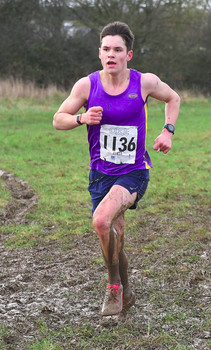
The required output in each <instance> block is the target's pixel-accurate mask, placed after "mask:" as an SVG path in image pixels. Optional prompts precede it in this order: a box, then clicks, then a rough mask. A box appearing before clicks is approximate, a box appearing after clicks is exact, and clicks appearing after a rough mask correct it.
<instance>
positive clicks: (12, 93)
mask: <svg viewBox="0 0 211 350" xmlns="http://www.w3.org/2000/svg"><path fill="white" fill-rule="evenodd" d="M67 94H68V92H67V91H65V90H63V89H58V87H57V86H56V85H53V84H52V85H49V86H48V87H47V88H41V87H38V86H37V85H36V84H35V83H34V82H32V81H28V82H24V81H23V80H21V79H14V78H13V77H10V78H6V79H1V80H0V99H4V98H12V99H17V98H29V99H39V100H43V99H45V98H50V99H51V98H54V97H55V96H56V95H57V96H60V97H61V98H62V99H63V98H66V96H67ZM179 94H180V96H181V99H182V102H184V103H190V102H193V100H196V98H197V100H198V102H202V103H205V102H207V101H208V99H209V96H207V97H205V96H204V95H203V94H201V93H200V92H198V93H196V92H193V91H190V90H182V91H179ZM156 103H157V101H156V100H154V99H152V100H151V99H150V104H151V105H153V104H156Z"/></svg>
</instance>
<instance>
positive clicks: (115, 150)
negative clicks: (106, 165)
mask: <svg viewBox="0 0 211 350" xmlns="http://www.w3.org/2000/svg"><path fill="white" fill-rule="evenodd" d="M137 135H138V130H137V127H136V126H117V125H108V124H105V125H102V126H101V128H100V158H101V159H103V160H105V161H107V162H112V163H115V164H126V163H129V164H134V163H135V159H136V148H137Z"/></svg>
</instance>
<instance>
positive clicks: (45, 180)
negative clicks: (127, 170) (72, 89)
mask: <svg viewBox="0 0 211 350" xmlns="http://www.w3.org/2000/svg"><path fill="white" fill-rule="evenodd" d="M62 98H63V96H59V95H58V96H55V97H54V99H50V98H46V99H41V100H40V99H38V98H37V99H24V98H19V99H9V98H4V99H2V100H1V104H0V130H1V133H0V169H2V170H4V171H7V172H10V173H13V174H15V175H16V176H17V177H18V178H20V179H23V180H24V181H26V182H27V183H28V184H29V186H30V188H31V189H32V190H33V191H34V192H35V193H36V195H37V197H38V204H37V206H36V208H35V209H34V210H33V211H31V212H28V213H27V219H28V223H27V224H8V225H2V226H1V227H0V233H1V237H2V242H3V245H2V247H4V250H5V251H7V252H12V254H17V251H21V254H26V255H27V254H28V253H27V252H28V251H29V250H30V251H33V249H38V247H45V246H46V245H49V244H52V246H53V247H54V244H58V245H59V247H60V249H62V250H64V252H66V251H67V250H68V251H69V250H71V247H72V244H73V243H72V242H73V241H74V242H75V239H79V240H80V239H81V238H80V237H81V236H82V235H84V234H86V235H87V236H88V237H92V236H94V233H93V228H92V223H91V203H90V197H89V193H88V191H87V186H88V172H89V153H88V143H87V135H86V128H85V127H84V126H82V127H80V128H76V129H74V130H72V131H71V132H70V131H56V130H54V129H53V126H52V118H53V114H54V113H55V111H56V110H57V108H58V106H59V105H60V102H61V101H62ZM210 110H211V100H210V99H208V98H203V97H199V98H190V97H189V98H186V99H184V100H183V102H182V106H181V112H180V116H179V119H178V123H177V125H176V132H175V135H174V136H173V148H172V150H171V152H169V153H168V154H167V155H163V154H157V153H156V152H154V151H153V150H152V146H153V140H154V139H155V138H156V137H157V136H158V134H159V133H160V131H161V129H162V125H163V123H164V117H163V113H164V105H163V104H162V103H155V102H153V101H152V102H151V101H150V102H149V119H148V140H147V144H148V151H149V153H150V156H151V159H152V162H153V166H154V167H153V169H152V170H151V171H150V174H151V176H150V180H151V181H150V184H149V187H148V190H147V193H146V194H145V197H144V198H143V199H142V201H141V203H140V205H139V208H138V210H137V211H129V212H128V213H127V215H126V235H127V237H130V239H129V238H128V241H127V242H126V249H127V251H128V253H129V254H130V253H131V254H135V256H134V259H135V257H137V256H139V259H141V264H140V265H139V266H138V267H137V266H136V265H135V264H136V263H135V261H136V260H134V266H135V268H134V266H133V268H134V271H135V272H134V275H133V281H134V283H139V282H138V281H137V280H136V278H135V276H136V275H135V273H138V276H139V278H140V279H141V281H142V282H143V281H145V282H146V281H147V282H146V285H147V286H148V288H149V290H148V292H147V293H146V295H145V296H143V298H144V300H145V304H144V305H145V311H146V310H148V311H146V312H148V314H150V312H152V313H153V312H154V313H153V314H152V317H151V319H150V317H149V318H148V319H147V320H145V321H140V320H138V319H137V317H136V321H134V327H133V323H126V324H124V325H118V326H116V328H115V327H114V328H113V329H112V331H111V329H109V328H106V329H103V330H100V328H99V327H98V326H96V327H95V326H94V323H93V324H92V323H89V321H88V320H87V319H86V322H85V323H84V320H82V321H81V324H80V322H79V323H76V324H75V325H74V324H71V326H70V325H69V324H68V326H59V324H57V327H54V328H53V329H51V327H50V326H49V323H48V321H46V320H42V322H41V321H39V322H40V323H39V322H38V321H37V322H38V323H39V326H38V325H37V328H36V332H34V334H33V335H32V337H31V338H30V339H29V340H28V341H25V343H20V339H19V338H18V336H17V335H16V334H15V333H14V330H11V329H10V327H9V325H8V324H7V322H6V321H5V320H4V319H3V322H2V324H1V326H0V349H30V350H35V349H36V350H38V349H46V350H50V349H58V350H60V349H68V350H69V349H172V350H173V349H175V350H176V349H177V350H185V349H197V350H199V349H200V350H201V349H208V348H209V346H210V342H209V341H210V326H211V324H210V317H209V311H210V310H209V306H210V304H209V302H210V301H209V299H208V294H209V293H207V288H208V285H209V284H208V274H209V269H208V266H209V259H208V257H209V242H210V216H209V214H210V212H209V210H210V189H211V180H210V160H211V159H210V158H211V145H210V136H211V133H210ZM10 201H11V194H10V192H9V191H7V189H6V187H5V183H4V181H3V180H2V179H1V178H0V211H1V210H3V208H4V207H5V206H6V205H7V204H8V203H9V202H10ZM73 237H74V239H73ZM84 244H85V243H84ZM1 249H3V248H1ZM52 249H53V248H52ZM8 254H9V253H8ZM88 254H89V255H92V251H90V252H89V253H88ZM96 254H97V255H96V256H95V259H93V260H92V264H91V265H90V266H89V274H90V276H91V275H92V268H93V269H96V268H97V269H100V266H101V265H103V262H102V259H101V254H100V251H99V254H98V253H96ZM81 259H82V257H81ZM132 261H133V258H132ZM76 269H77V268H76ZM138 269H140V271H139V272H140V275H139V272H137V271H138ZM99 271H100V270H99ZM99 271H98V272H99ZM99 273H101V272H99ZM0 277H1V275H0ZM90 278H91V277H90ZM99 280H100V283H99V285H100V287H101V289H103V288H104V287H102V286H103V282H105V281H104V280H102V279H101V276H100V275H99ZM162 283H163V284H162ZM175 283H176V285H175ZM161 286H165V288H164V289H163V290H162V287H161ZM173 286H174V287H175V290H173V289H171V287H172V288H173ZM194 287H195V289H194ZM191 288H192V289H191ZM205 290H206V293H205V294H206V295H205V294H203V293H204V291H205ZM161 291H162V292H161ZM95 292H96V291H95ZM200 295H201V299H200ZM203 295H205V296H204V299H203ZM82 297H83V296H82ZM90 297H91V296H90ZM194 298H195V301H194ZM167 304H168V305H167ZM195 306H197V308H196V309H197V312H198V314H197V312H196V309H195ZM150 307H152V308H154V311H149V309H150ZM148 308H149V309H148ZM143 309H144V308H143V305H142V311H140V312H143ZM199 310H200V311H199ZM138 315H139V314H138ZM155 315H156V316H155ZM135 316H137V314H135V311H134V314H133V317H135ZM142 316H143V315H142ZM191 320H192V321H191ZM138 323H141V324H142V326H143V327H142V328H143V329H144V332H143V333H141V331H140V330H139V328H138ZM165 327H166V328H165ZM37 329H38V330H37ZM10 337H13V338H12V339H13V344H15V345H14V347H13V345H12V342H9V341H8V339H10ZM14 337H15V338H14ZM14 339H15V341H14ZM17 339H19V345H18V340H17ZM6 340H7V341H6ZM16 340H17V343H16ZM20 344H22V345H20ZM68 344H69V345H68ZM118 344H120V345H118ZM18 346H20V347H18ZM118 346H119V347H118Z"/></svg>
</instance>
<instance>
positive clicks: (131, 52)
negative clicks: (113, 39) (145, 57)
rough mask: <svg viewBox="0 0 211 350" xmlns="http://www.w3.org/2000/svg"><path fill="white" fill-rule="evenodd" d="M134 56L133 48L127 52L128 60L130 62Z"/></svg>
mask: <svg viewBox="0 0 211 350" xmlns="http://www.w3.org/2000/svg"><path fill="white" fill-rule="evenodd" d="M132 57H133V50H130V51H128V53H127V62H129V61H130V60H132Z"/></svg>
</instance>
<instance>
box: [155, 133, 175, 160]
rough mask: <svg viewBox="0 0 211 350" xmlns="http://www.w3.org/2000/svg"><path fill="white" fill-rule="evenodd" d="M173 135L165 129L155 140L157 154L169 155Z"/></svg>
mask: <svg viewBox="0 0 211 350" xmlns="http://www.w3.org/2000/svg"><path fill="white" fill-rule="evenodd" d="M172 135H173V134H172V133H170V132H169V131H168V130H166V129H164V130H163V132H162V133H161V134H160V135H159V136H158V137H157V138H156V139H155V143H154V146H153V149H154V150H155V151H157V152H163V153H164V154H166V153H168V152H169V151H170V149H171V137H172Z"/></svg>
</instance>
